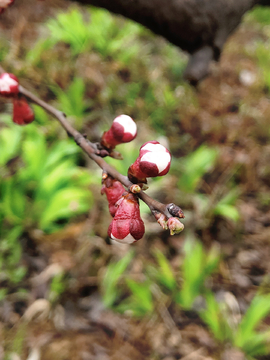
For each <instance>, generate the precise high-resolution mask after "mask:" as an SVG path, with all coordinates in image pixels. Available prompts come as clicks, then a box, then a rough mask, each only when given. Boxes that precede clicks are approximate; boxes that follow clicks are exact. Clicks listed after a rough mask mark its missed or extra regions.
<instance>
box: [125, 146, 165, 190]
mask: <svg viewBox="0 0 270 360" xmlns="http://www.w3.org/2000/svg"><path fill="white" fill-rule="evenodd" d="M170 166H171V154H170V152H169V150H167V149H166V148H165V147H164V146H163V145H161V144H160V143H159V142H158V141H148V142H146V143H145V144H143V145H142V146H141V148H140V153H139V156H138V158H137V159H136V161H135V162H134V164H132V165H131V166H130V167H129V169H128V178H129V180H130V181H131V182H133V183H136V184H140V183H144V184H146V183H147V179H146V178H149V177H156V176H163V175H166V174H167V173H168V171H169V170H170Z"/></svg>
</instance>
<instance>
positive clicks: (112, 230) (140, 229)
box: [108, 193, 145, 244]
mask: <svg viewBox="0 0 270 360" xmlns="http://www.w3.org/2000/svg"><path fill="white" fill-rule="evenodd" d="M117 205H118V207H117V210H116V213H115V216H114V218H113V220H112V222H111V224H110V226H109V229H108V235H109V237H110V238H111V239H113V240H116V241H118V242H120V243H123V244H132V243H134V242H135V241H138V240H140V239H141V238H142V237H143V235H144V231H145V230H144V223H143V221H142V219H141V216H140V207H139V202H138V198H137V196H136V195H134V194H132V193H126V194H125V195H123V196H122V198H121V199H120V200H119V201H118V203H117Z"/></svg>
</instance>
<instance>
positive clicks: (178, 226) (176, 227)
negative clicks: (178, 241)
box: [167, 217, 184, 235]
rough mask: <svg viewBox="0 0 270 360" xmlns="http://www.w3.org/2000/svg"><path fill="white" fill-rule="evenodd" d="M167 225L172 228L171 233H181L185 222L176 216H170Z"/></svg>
mask: <svg viewBox="0 0 270 360" xmlns="http://www.w3.org/2000/svg"><path fill="white" fill-rule="evenodd" d="M167 226H168V228H169V230H170V234H171V235H174V234H179V233H180V232H181V231H183V230H184V224H182V223H181V221H180V220H179V219H178V218H176V217H170V218H169V219H168V221H167Z"/></svg>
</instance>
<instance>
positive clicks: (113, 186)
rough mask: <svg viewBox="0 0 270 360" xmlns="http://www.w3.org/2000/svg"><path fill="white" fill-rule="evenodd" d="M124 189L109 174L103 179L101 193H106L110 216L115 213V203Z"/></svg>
mask: <svg viewBox="0 0 270 360" xmlns="http://www.w3.org/2000/svg"><path fill="white" fill-rule="evenodd" d="M125 191H126V190H125V188H124V186H123V185H122V184H121V183H120V182H119V181H117V180H115V179H113V178H112V177H111V176H107V177H106V179H104V180H103V185H102V188H101V194H104V193H105V194H106V196H107V200H108V203H109V211H110V214H111V215H112V216H114V215H115V212H116V210H117V207H116V205H115V204H116V202H117V201H118V200H119V199H120V198H121V196H122V195H123V194H124V192H125Z"/></svg>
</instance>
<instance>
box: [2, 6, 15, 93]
mask: <svg viewBox="0 0 270 360" xmlns="http://www.w3.org/2000/svg"><path fill="white" fill-rule="evenodd" d="M0 9H1V0H0ZM0 11H1V10H0ZM18 93H19V80H18V79H17V77H16V76H15V75H13V74H9V73H4V74H2V75H1V76H0V95H1V96H5V97H14V96H17V95H18Z"/></svg>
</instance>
